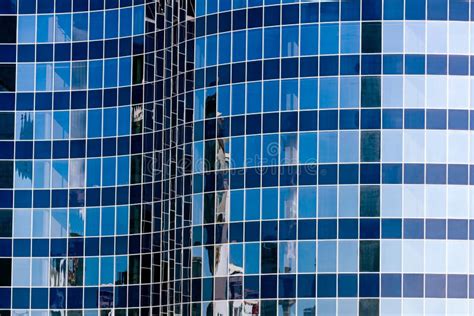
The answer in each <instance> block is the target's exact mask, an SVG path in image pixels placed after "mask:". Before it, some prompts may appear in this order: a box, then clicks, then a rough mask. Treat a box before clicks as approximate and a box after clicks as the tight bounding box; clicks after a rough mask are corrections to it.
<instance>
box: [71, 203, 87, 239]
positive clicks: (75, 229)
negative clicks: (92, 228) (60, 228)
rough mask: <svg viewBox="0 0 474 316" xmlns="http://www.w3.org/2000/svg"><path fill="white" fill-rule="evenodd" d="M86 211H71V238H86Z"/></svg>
mask: <svg viewBox="0 0 474 316" xmlns="http://www.w3.org/2000/svg"><path fill="white" fill-rule="evenodd" d="M85 215H86V214H85V212H84V209H77V208H75V209H69V236H70V237H78V236H84V219H85Z"/></svg>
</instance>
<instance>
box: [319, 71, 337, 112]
mask: <svg viewBox="0 0 474 316" xmlns="http://www.w3.org/2000/svg"><path fill="white" fill-rule="evenodd" d="M319 85H320V87H319V107H320V108H321V109H327V108H337V107H338V100H337V99H338V98H337V95H338V80H337V78H321V79H320V80H319Z"/></svg>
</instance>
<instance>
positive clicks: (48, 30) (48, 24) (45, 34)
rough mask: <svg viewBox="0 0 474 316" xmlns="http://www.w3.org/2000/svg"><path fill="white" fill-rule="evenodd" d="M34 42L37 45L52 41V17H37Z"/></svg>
mask: <svg viewBox="0 0 474 316" xmlns="http://www.w3.org/2000/svg"><path fill="white" fill-rule="evenodd" d="M36 23H37V28H36V31H37V33H36V40H37V41H38V42H39V43H46V42H52V41H53V30H54V19H53V16H52V15H38V19H37V21H36Z"/></svg>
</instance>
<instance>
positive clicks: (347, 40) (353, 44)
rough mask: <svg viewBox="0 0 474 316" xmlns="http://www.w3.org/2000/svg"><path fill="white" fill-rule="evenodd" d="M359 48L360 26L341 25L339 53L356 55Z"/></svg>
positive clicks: (357, 24)
mask: <svg viewBox="0 0 474 316" xmlns="http://www.w3.org/2000/svg"><path fill="white" fill-rule="evenodd" d="M359 47H360V24H359V23H341V53H343V54H357V53H358V52H359Z"/></svg>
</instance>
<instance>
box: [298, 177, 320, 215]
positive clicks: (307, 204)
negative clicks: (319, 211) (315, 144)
mask: <svg viewBox="0 0 474 316" xmlns="http://www.w3.org/2000/svg"><path fill="white" fill-rule="evenodd" d="M315 170H316V169H315ZM298 216H299V217H300V218H314V217H316V188H315V187H302V188H300V189H299V196H298Z"/></svg>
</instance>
